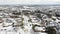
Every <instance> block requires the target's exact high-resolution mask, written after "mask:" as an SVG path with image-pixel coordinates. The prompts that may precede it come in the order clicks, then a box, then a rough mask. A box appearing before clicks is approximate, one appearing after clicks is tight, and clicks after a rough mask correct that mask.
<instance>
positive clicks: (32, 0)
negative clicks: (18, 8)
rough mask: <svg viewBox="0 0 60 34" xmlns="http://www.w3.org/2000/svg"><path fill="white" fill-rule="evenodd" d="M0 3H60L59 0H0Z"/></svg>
mask: <svg viewBox="0 0 60 34" xmlns="http://www.w3.org/2000/svg"><path fill="white" fill-rule="evenodd" d="M0 4H2V5H3V4H60V0H0Z"/></svg>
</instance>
